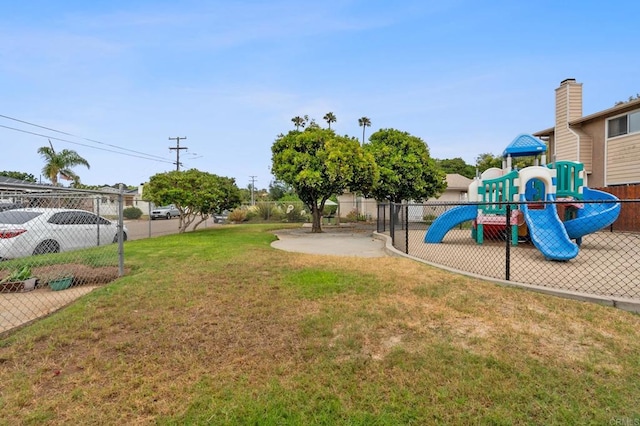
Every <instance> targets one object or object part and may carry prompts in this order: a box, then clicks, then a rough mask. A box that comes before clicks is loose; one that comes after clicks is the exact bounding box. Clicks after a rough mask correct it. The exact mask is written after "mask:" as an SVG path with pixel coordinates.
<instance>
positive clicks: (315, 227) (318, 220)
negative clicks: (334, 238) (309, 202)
mask: <svg viewBox="0 0 640 426" xmlns="http://www.w3.org/2000/svg"><path fill="white" fill-rule="evenodd" d="M321 213H322V211H321V210H320V209H319V208H318V205H317V204H316V205H314V206H313V207H312V209H311V217H312V218H313V222H312V224H311V232H313V233H319V232H322V215H321Z"/></svg>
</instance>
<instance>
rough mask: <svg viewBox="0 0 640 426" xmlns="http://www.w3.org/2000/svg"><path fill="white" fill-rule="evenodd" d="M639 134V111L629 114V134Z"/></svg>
mask: <svg viewBox="0 0 640 426" xmlns="http://www.w3.org/2000/svg"><path fill="white" fill-rule="evenodd" d="M635 132H640V111H638V112H634V113H633V114H629V133H635Z"/></svg>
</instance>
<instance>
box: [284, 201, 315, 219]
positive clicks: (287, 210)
mask: <svg viewBox="0 0 640 426" xmlns="http://www.w3.org/2000/svg"><path fill="white" fill-rule="evenodd" d="M281 209H282V210H284V220H286V221H287V222H292V223H296V222H308V221H309V213H307V211H306V210H305V209H304V205H303V204H302V203H301V202H297V203H293V202H292V203H288V204H287V203H285V204H283V205H282V207H281Z"/></svg>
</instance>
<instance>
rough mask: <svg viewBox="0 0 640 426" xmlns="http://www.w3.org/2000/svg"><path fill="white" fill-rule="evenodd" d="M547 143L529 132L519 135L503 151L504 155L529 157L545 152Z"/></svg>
mask: <svg viewBox="0 0 640 426" xmlns="http://www.w3.org/2000/svg"><path fill="white" fill-rule="evenodd" d="M546 151H547V145H546V144H545V143H544V142H543V141H541V140H540V139H538V138H536V137H534V136H532V135H527V134H522V135H519V136H517V137H516V138H515V139H514V140H513V142H511V143H510V144H509V145H508V146H507V147H506V148H505V150H504V152H503V153H502V156H503V157H508V156H511V157H529V156H536V155H539V154H543V153H545V152H546Z"/></svg>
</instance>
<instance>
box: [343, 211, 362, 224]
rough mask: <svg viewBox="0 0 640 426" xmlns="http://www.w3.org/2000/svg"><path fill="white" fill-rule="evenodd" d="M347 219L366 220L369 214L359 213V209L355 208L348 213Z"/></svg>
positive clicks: (348, 220) (352, 220)
mask: <svg viewBox="0 0 640 426" xmlns="http://www.w3.org/2000/svg"><path fill="white" fill-rule="evenodd" d="M345 219H346V221H347V222H366V221H367V216H365V215H364V214H358V211H357V210H355V209H354V210H351V211H350V212H349V213H347V217H346V218H345Z"/></svg>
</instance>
